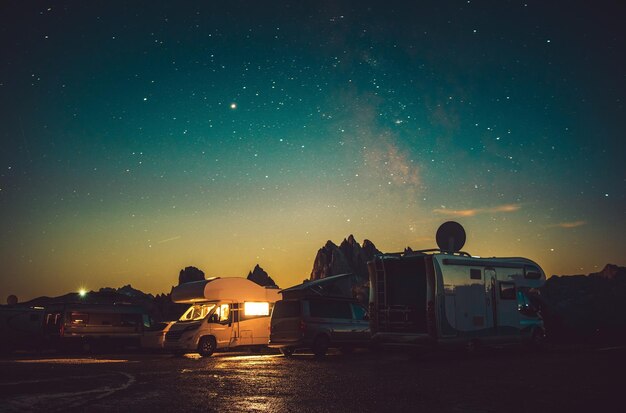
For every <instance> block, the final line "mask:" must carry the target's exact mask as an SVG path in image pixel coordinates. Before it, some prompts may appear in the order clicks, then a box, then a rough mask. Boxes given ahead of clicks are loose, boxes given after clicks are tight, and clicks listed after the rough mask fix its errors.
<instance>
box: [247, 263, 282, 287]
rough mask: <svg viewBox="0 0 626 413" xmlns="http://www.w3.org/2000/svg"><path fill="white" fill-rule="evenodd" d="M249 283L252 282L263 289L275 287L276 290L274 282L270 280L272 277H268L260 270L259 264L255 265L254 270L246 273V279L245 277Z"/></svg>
mask: <svg viewBox="0 0 626 413" xmlns="http://www.w3.org/2000/svg"><path fill="white" fill-rule="evenodd" d="M247 278H248V279H249V280H250V281H253V282H255V283H257V284H259V285H261V286H263V287H276V288H278V286H277V285H276V283H275V282H274V280H272V277H270V276H269V275H268V274H267V273H266V272H265V271H264V270H263V268H261V267H260V266H259V264H257V265H256V266H255V267H254V270H252V271H250V272H249V273H248V277H247Z"/></svg>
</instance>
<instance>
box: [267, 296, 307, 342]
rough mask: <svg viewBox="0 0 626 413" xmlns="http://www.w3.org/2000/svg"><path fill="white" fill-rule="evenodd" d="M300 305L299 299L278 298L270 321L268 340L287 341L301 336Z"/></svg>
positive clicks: (298, 338) (292, 340) (296, 339)
mask: <svg viewBox="0 0 626 413" xmlns="http://www.w3.org/2000/svg"><path fill="white" fill-rule="evenodd" d="M301 322H302V307H301V302H300V301H299V300H279V301H276V304H274V309H273V311H272V318H271V321H270V342H272V343H288V342H295V341H298V340H300V339H301V338H302V331H301Z"/></svg>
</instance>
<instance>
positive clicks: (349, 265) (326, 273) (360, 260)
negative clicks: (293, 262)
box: [311, 234, 380, 280]
mask: <svg viewBox="0 0 626 413" xmlns="http://www.w3.org/2000/svg"><path fill="white" fill-rule="evenodd" d="M376 254H380V251H378V249H377V248H376V246H375V245H374V243H372V242H371V241H369V240H365V241H363V246H361V245H360V244H359V243H358V241H356V239H355V238H354V235H352V234H350V235H349V236H348V237H346V238H344V240H343V241H342V242H341V244H340V245H339V247H337V245H335V244H334V243H333V242H332V241H330V240H328V241H327V242H326V244H325V245H324V247H322V248H320V249H319V250H318V252H317V255H316V257H315V261H314V262H313V270H312V271H311V280H318V279H320V278H325V277H330V276H332V275H339V274H346V273H352V274H355V275H357V276H358V277H359V278H361V279H363V280H367V279H368V278H369V275H368V272H367V262H368V261H371V260H372V259H373V258H374V255H376Z"/></svg>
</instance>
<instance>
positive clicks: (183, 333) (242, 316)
mask: <svg viewBox="0 0 626 413" xmlns="http://www.w3.org/2000/svg"><path fill="white" fill-rule="evenodd" d="M278 291H279V290H278V289H277V288H265V287H262V286H260V285H258V284H256V283H254V282H252V281H250V280H248V279H245V278H235V277H232V278H210V279H208V280H202V281H194V282H189V283H184V284H181V285H179V286H177V287H174V288H172V295H171V297H172V301H173V302H175V303H187V304H190V306H189V309H187V311H185V313H184V314H183V315H182V316H181V317H180V319H179V320H178V321H177V322H175V323H174V324H172V325H171V326H170V328H169V330H168V331H167V333H166V334H165V349H166V350H169V351H172V352H175V353H187V352H189V353H192V352H197V353H200V355H201V356H203V357H208V356H210V355H211V354H213V352H215V351H216V350H218V349H225V348H234V347H240V346H245V347H252V346H266V345H267V342H268V334H269V321H270V314H271V311H272V307H273V305H274V303H275V302H276V301H277V300H279V299H280V296H279V295H278Z"/></svg>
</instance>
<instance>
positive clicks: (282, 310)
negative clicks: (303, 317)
mask: <svg viewBox="0 0 626 413" xmlns="http://www.w3.org/2000/svg"><path fill="white" fill-rule="evenodd" d="M290 317H300V301H285V300H280V301H277V302H276V304H275V305H274V311H273V312H272V318H290Z"/></svg>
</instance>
